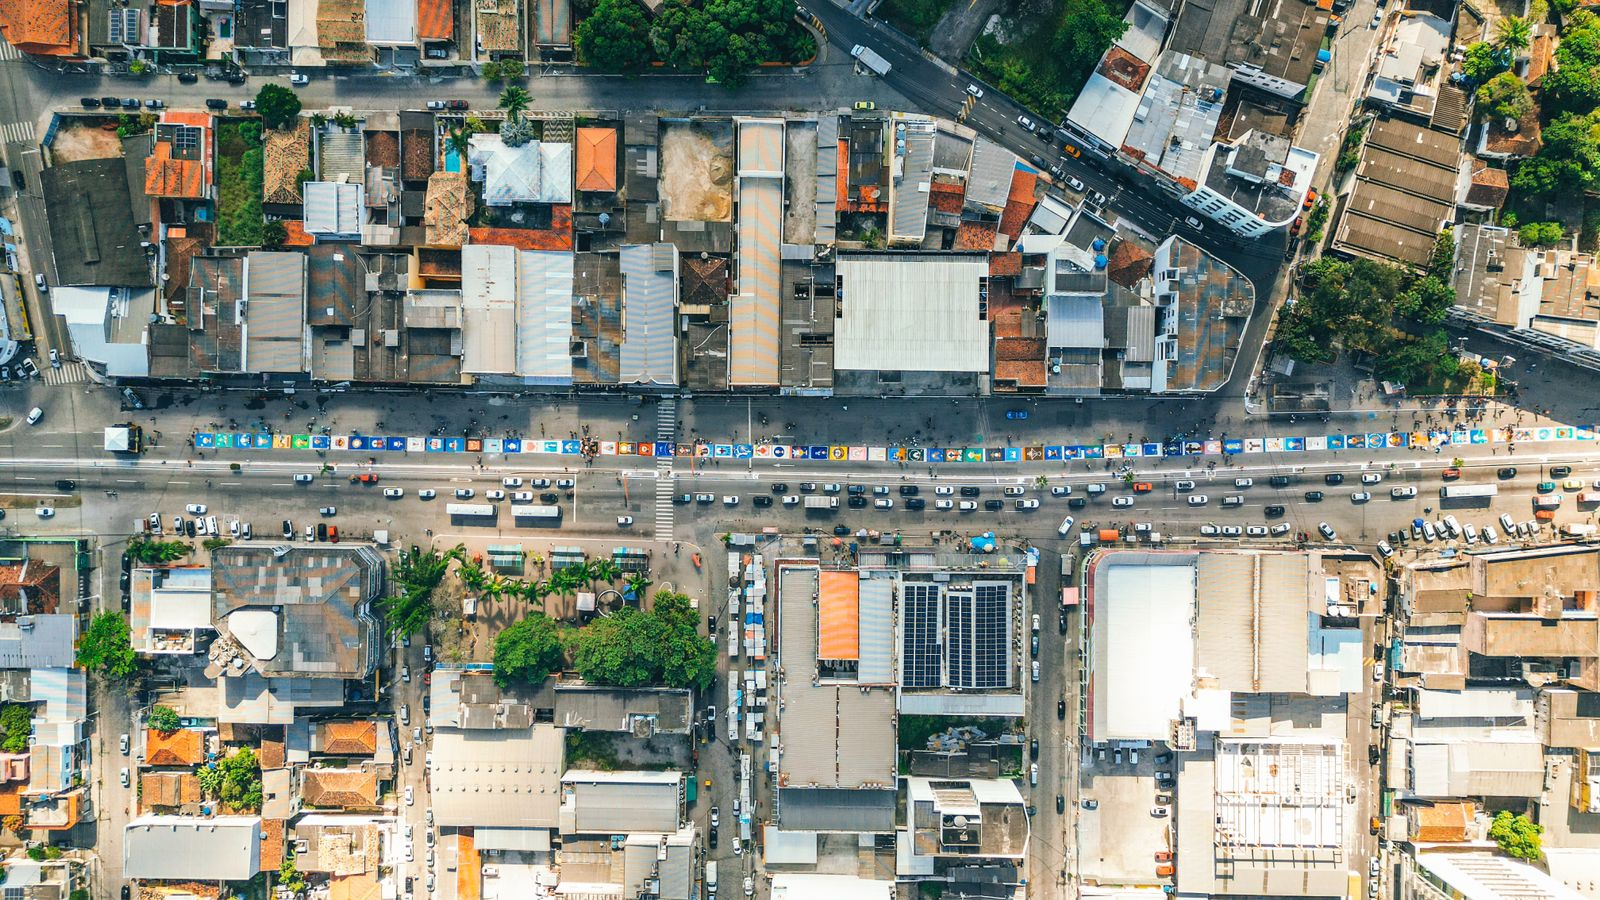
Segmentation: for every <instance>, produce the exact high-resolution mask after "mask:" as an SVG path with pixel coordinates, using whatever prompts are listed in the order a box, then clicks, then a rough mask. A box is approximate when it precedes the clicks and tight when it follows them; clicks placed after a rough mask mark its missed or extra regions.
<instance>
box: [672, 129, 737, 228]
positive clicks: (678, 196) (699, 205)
mask: <svg viewBox="0 0 1600 900" xmlns="http://www.w3.org/2000/svg"><path fill="white" fill-rule="evenodd" d="M662 126H663V127H662V130H661V169H660V171H661V181H660V191H661V215H662V218H664V219H667V220H669V221H673V222H732V221H733V174H734V164H733V122H731V121H729V120H727V119H694V120H692V121H687V122H684V121H678V122H663V123H662Z"/></svg>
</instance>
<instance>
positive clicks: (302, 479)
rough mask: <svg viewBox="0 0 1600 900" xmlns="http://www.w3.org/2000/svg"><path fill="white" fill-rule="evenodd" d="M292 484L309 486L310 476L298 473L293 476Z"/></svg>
mask: <svg viewBox="0 0 1600 900" xmlns="http://www.w3.org/2000/svg"><path fill="white" fill-rule="evenodd" d="M294 483H295V484H310V483H311V476H310V475H309V474H307V473H305V472H301V473H299V474H297V475H295V476H294Z"/></svg>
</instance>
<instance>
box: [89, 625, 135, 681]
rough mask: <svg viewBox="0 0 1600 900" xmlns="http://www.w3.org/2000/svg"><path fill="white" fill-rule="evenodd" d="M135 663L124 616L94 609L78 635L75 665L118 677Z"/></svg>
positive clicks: (124, 675) (121, 676)
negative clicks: (91, 616) (92, 616)
mask: <svg viewBox="0 0 1600 900" xmlns="http://www.w3.org/2000/svg"><path fill="white" fill-rule="evenodd" d="M137 663H138V658H137V657H136V656H134V653H133V643H132V631H131V630H130V629H129V628H128V619H127V617H126V616H124V615H123V614H122V613H120V612H113V611H109V610H108V611H106V612H100V613H95V616H94V618H93V619H90V620H89V627H88V628H87V629H85V630H84V632H83V635H82V636H81V637H79V638H78V665H79V666H82V667H83V668H84V669H85V670H87V671H89V672H91V673H96V674H100V675H104V676H105V677H107V678H111V679H115V680H121V679H124V678H128V677H129V676H131V675H132V674H133V672H134V668H135V666H136V665H137Z"/></svg>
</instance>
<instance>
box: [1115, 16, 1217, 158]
mask: <svg viewBox="0 0 1600 900" xmlns="http://www.w3.org/2000/svg"><path fill="white" fill-rule="evenodd" d="M1186 8H1187V7H1186ZM1228 77H1229V72H1228V70H1227V69H1226V68H1224V67H1222V66H1219V65H1215V64H1213V63H1209V62H1206V61H1205V60H1204V59H1201V58H1200V57H1198V56H1190V55H1188V54H1185V53H1173V52H1170V51H1169V52H1167V53H1163V54H1161V58H1160V60H1159V61H1158V62H1157V64H1156V68H1155V71H1154V73H1152V74H1151V76H1150V80H1149V82H1148V84H1147V86H1146V87H1145V92H1144V96H1142V97H1140V98H1139V109H1138V112H1136V113H1135V114H1134V117H1133V124H1132V125H1130V126H1128V134H1127V136H1126V137H1124V138H1123V139H1122V143H1123V146H1125V147H1130V148H1132V149H1134V150H1137V151H1139V152H1140V153H1141V154H1143V156H1144V161H1145V162H1146V163H1148V164H1150V165H1152V166H1155V167H1156V168H1158V169H1161V170H1162V171H1163V172H1166V173H1167V174H1168V175H1171V176H1173V177H1176V178H1189V179H1193V180H1196V181H1198V180H1199V179H1200V175H1201V168H1202V166H1203V164H1204V162H1205V153H1206V148H1208V147H1210V146H1211V139H1212V137H1213V136H1214V135H1215V134H1216V132H1217V122H1218V120H1220V119H1221V118H1222V98H1223V95H1224V94H1225V93H1226V92H1227V89H1228Z"/></svg>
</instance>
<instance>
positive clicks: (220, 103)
mask: <svg viewBox="0 0 1600 900" xmlns="http://www.w3.org/2000/svg"><path fill="white" fill-rule="evenodd" d="M227 108H228V101H226V100H219V99H217V98H216V97H211V98H209V99H207V100H206V109H227Z"/></svg>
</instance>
